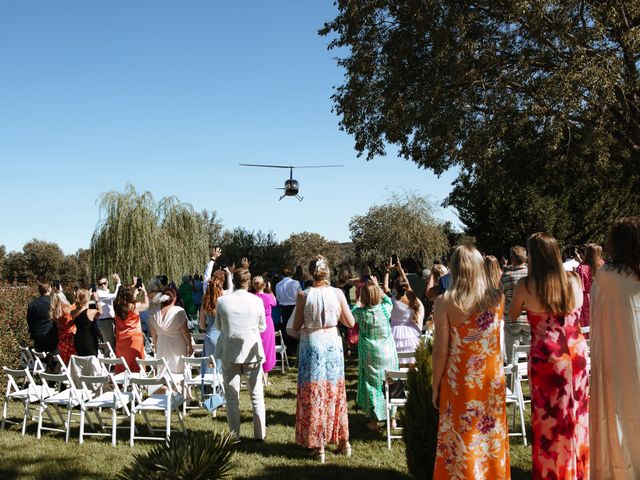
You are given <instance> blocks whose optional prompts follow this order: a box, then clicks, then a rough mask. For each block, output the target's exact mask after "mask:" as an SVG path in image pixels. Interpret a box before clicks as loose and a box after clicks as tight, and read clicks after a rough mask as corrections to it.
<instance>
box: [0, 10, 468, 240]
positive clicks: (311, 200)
mask: <svg viewBox="0 0 640 480" xmlns="http://www.w3.org/2000/svg"><path fill="white" fill-rule="evenodd" d="M335 13H336V11H335V7H334V6H333V4H332V2H330V1H313V2H306V1H299V0H297V1H277V2H263V1H248V2H214V1H211V0H208V1H192V0H189V1H184V2H177V1H164V0H153V1H143V0H136V1H126V0H116V1H110V2H88V1H86V0H78V1H68V0H56V1H51V0H40V1H31V0H21V1H19V2H11V1H9V0H0V111H1V112H2V113H1V115H0V165H1V166H2V175H1V176H0V191H1V192H2V196H3V200H4V202H3V204H4V205H3V207H2V208H1V209H0V225H2V227H1V228H0V232H1V233H0V244H4V245H5V246H6V247H7V250H20V249H21V248H22V245H23V244H24V243H25V242H26V241H29V240H30V239H32V238H39V239H43V240H47V241H52V242H57V243H58V244H59V245H60V246H61V247H62V249H63V250H64V251H65V252H67V253H71V252H74V251H75V250H77V249H78V248H81V247H82V248H86V247H88V246H89V242H90V238H91V234H92V233H93V230H94V229H95V226H96V223H97V222H98V219H99V211H98V206H97V205H96V200H97V198H98V196H99V194H100V193H101V192H105V191H108V190H120V191H121V190H123V188H124V186H125V184H126V183H127V182H130V183H132V184H133V185H134V186H135V187H136V189H137V190H138V191H147V190H148V191H150V192H151V193H152V194H153V195H154V197H155V198H157V199H159V198H161V197H164V196H168V195H175V196H177V197H178V198H180V199H181V200H182V201H185V202H188V203H191V204H192V205H193V206H194V208H196V209H197V210H202V209H204V208H207V209H210V210H216V211H217V212H218V214H219V216H220V217H221V218H222V220H223V223H224V225H225V227H228V228H233V227H236V226H242V227H246V228H250V229H262V230H264V231H270V230H271V231H273V232H275V233H276V234H277V236H278V238H279V239H281V240H283V239H285V238H286V237H287V236H288V235H289V234H291V233H293V232H301V231H304V230H307V231H314V232H318V233H321V234H323V235H324V236H325V237H327V238H328V239H331V240H338V241H347V240H348V239H349V231H348V224H349V219H350V218H351V217H352V216H353V215H356V214H363V213H365V212H366V211H367V209H368V208H369V206H371V205H372V204H375V203H382V202H384V201H385V200H386V198H387V197H388V195H389V194H390V193H392V192H401V191H403V190H407V191H411V192H417V193H419V194H422V195H428V196H430V197H431V199H432V200H433V201H435V202H437V203H440V202H441V201H442V199H443V198H444V197H446V195H447V194H448V192H449V191H450V189H451V182H452V181H453V179H454V178H455V175H456V172H454V171H450V172H447V173H445V174H444V175H442V176H441V177H440V178H438V177H436V176H435V175H433V174H432V173H430V172H428V171H425V170H420V169H418V168H417V167H416V166H415V164H413V163H411V162H407V161H405V160H402V159H399V158H397V157H396V156H395V155H394V154H393V150H392V149H390V151H389V152H388V154H387V156H386V157H381V158H376V159H374V160H373V161H371V162H366V161H365V160H364V159H362V158H357V157H356V152H355V150H354V149H353V139H352V138H351V137H349V136H348V135H347V134H345V133H344V132H341V131H340V130H339V128H338V121H339V119H338V117H337V116H336V115H335V114H334V113H332V112H331V108H332V102H331V99H330V96H331V94H332V86H334V85H338V84H340V83H341V82H342V75H343V73H342V72H341V71H340V70H339V69H338V67H337V66H336V65H335V61H334V58H333V57H335V56H336V55H337V54H338V52H335V51H328V50H327V49H326V44H327V39H326V38H323V37H319V36H318V35H317V30H318V29H319V28H320V27H321V26H322V24H323V22H324V21H327V20H329V19H331V18H333V17H334V16H335ZM238 163H276V164H285V165H286V164H300V165H305V164H306V165H311V164H323V163H329V164H336V163H338V164H345V165H346V167H345V168H342V169H335V170H334V169H326V170H300V171H298V172H296V175H295V177H296V178H297V179H298V180H299V181H300V183H301V193H302V195H303V196H304V197H305V200H304V201H303V202H302V203H299V202H298V201H296V200H295V199H291V198H286V199H284V200H282V201H281V202H278V201H277V195H278V193H279V192H277V191H276V190H274V188H275V187H280V186H282V182H283V180H284V178H285V177H286V176H287V175H286V172H284V171H280V170H264V169H247V168H242V167H239V166H238ZM438 214H439V216H440V218H442V219H444V220H451V221H454V222H455V223H458V222H457V217H456V216H455V212H453V211H451V210H445V209H441V210H440V211H439V212H438Z"/></svg>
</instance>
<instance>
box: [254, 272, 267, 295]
mask: <svg viewBox="0 0 640 480" xmlns="http://www.w3.org/2000/svg"><path fill="white" fill-rule="evenodd" d="M265 286H266V284H265V283H264V278H262V276H261V275H256V276H255V277H253V279H252V280H251V288H252V289H253V291H254V292H258V291H260V290H262V289H263V288H264V287H265Z"/></svg>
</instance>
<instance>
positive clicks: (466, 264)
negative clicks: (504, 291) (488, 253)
mask: <svg viewBox="0 0 640 480" xmlns="http://www.w3.org/2000/svg"><path fill="white" fill-rule="evenodd" d="M449 268H450V270H449V271H450V272H451V287H450V288H449V289H447V291H446V292H445V293H444V295H445V298H448V299H449V300H450V301H451V302H452V303H453V304H454V305H455V306H456V307H457V308H459V309H460V310H461V311H462V312H464V313H467V314H471V313H476V312H486V311H487V310H492V309H494V308H496V307H497V306H498V304H499V302H500V296H501V292H500V290H498V289H497V288H494V287H493V286H492V285H490V283H489V280H488V279H487V274H486V271H485V268H484V260H483V259H482V255H481V254H480V252H479V251H478V250H476V249H475V248H474V247H472V246H471V245H460V246H458V247H456V248H455V250H454V251H453V255H452V256H451V264H450V267H449Z"/></svg>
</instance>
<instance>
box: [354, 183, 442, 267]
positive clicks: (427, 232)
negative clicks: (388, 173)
mask: <svg viewBox="0 0 640 480" xmlns="http://www.w3.org/2000/svg"><path fill="white" fill-rule="evenodd" d="M433 210H434V207H433V206H432V205H431V204H430V203H429V201H428V200H427V199H425V198H424V197H419V196H417V195H411V194H407V195H404V196H400V195H394V196H392V197H391V198H390V199H389V201H388V203H386V204H383V205H374V206H372V207H371V208H369V211H368V212H367V213H366V214H365V215H356V216H354V217H352V218H351V221H350V222H349V230H350V232H351V240H352V241H353V245H354V247H355V252H356V257H357V260H358V261H361V262H362V261H364V262H367V263H370V264H373V265H382V264H384V263H385V262H388V261H389V257H390V256H391V255H392V254H394V253H395V254H397V255H399V256H400V258H402V259H406V258H409V257H412V258H414V259H415V260H418V261H419V262H421V263H423V264H426V263H428V262H429V261H432V260H434V259H436V258H440V256H441V255H443V254H445V253H446V252H447V251H448V250H449V242H448V240H447V236H446V233H445V230H444V227H443V225H442V224H441V223H440V222H438V221H437V220H436V218H435V216H434V214H433Z"/></svg>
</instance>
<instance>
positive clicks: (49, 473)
mask: <svg viewBox="0 0 640 480" xmlns="http://www.w3.org/2000/svg"><path fill="white" fill-rule="evenodd" d="M0 459H1V460H0V478H2V479H3V480H14V479H18V478H23V477H24V476H25V475H26V474H27V472H28V475H29V476H30V477H31V478H34V479H36V480H76V479H79V478H99V477H96V475H95V472H94V471H92V470H89V469H86V468H81V467H80V466H79V465H70V464H69V463H70V462H69V458H67V457H64V456H46V457H44V456H43V457H38V458H25V455H24V454H23V448H21V447H8V448H4V449H3V451H2V454H1V455H0ZM73 463H75V462H73ZM80 463H82V462H80ZM61 465H64V467H61ZM105 478H106V477H105Z"/></svg>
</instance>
